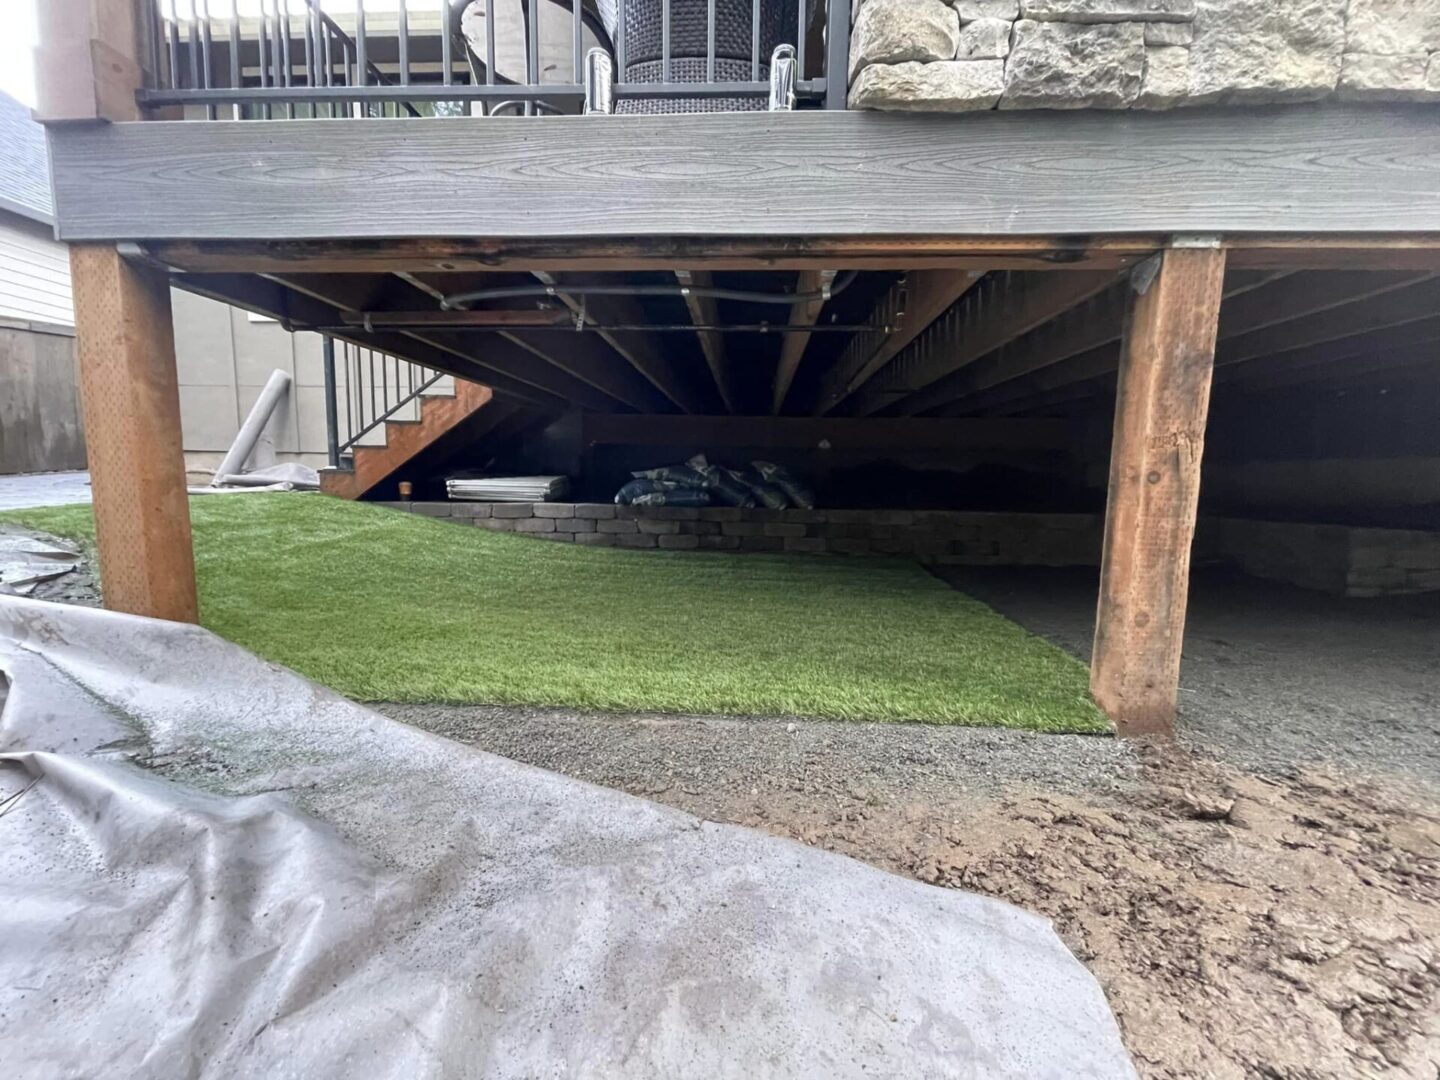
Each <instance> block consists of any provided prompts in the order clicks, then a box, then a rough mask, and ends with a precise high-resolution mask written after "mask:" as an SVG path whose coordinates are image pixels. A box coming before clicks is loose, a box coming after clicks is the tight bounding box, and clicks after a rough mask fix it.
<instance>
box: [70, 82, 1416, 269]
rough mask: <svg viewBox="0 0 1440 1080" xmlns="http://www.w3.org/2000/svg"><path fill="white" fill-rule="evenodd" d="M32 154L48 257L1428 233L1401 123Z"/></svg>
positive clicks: (1221, 123)
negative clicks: (788, 240) (48, 197)
mask: <svg viewBox="0 0 1440 1080" xmlns="http://www.w3.org/2000/svg"><path fill="white" fill-rule="evenodd" d="M50 145H51V155H52V163H53V176H54V189H55V202H56V220H57V233H58V236H59V238H60V239H62V240H68V241H80V240H127V241H142V242H143V241H146V240H156V241H161V240H239V239H243V240H257V241H264V240H284V241H296V240H302V241H303V240H327V239H342V238H352V239H383V238H488V239H506V238H546V237H555V238H560V237H566V238H593V237H610V238H616V239H617V240H618V239H625V240H627V241H634V240H635V239H636V238H640V239H642V240H643V239H644V238H646V237H654V238H656V239H657V240H670V241H673V239H674V238H676V237H709V238H725V237H762V236H763V237H771V238H776V237H837V238H866V237H884V236H891V235H901V236H936V237H945V236H969V237H1015V238H1021V237H1036V236H1052V237H1066V238H1072V239H1073V238H1075V237H1091V236H1097V235H1102V236H1104V235H1114V234H1173V233H1194V234H1212V233H1213V234H1223V235H1226V236H1227V237H1228V236H1231V235H1273V234H1277V233H1297V234H1298V233H1304V234H1312V235H1318V236H1334V235H1345V234H1353V233H1375V234H1397V235H1400V234H1404V235H1414V234H1418V233H1440V110H1436V109H1434V108H1433V107H1426V106H1424V105H1406V104H1396V105H1384V106H1355V105H1341V104H1317V105H1309V106H1294V107H1273V108H1245V109H1239V108H1235V109H1187V110H1177V111H1175V112H1171V113H1163V114H1152V113H1141V112H1129V113H1126V112H1067V113H1047V112H991V113H981V114H973V115H969V116H965V117H963V118H957V117H951V116H924V115H914V116H912V115H894V114H875V113H860V112H851V113H846V112H796V113H788V114H787V113H774V114H756V113H732V114H704V115H679V116H611V117H551V118H545V119H541V120H536V119H522V118H514V119H494V118H490V119H486V118H478V117H475V118H461V117H456V118H445V119H422V120H415V119H410V120H378V119H375V120H288V121H270V122H264V121H245V122H226V121H219V122H196V121H189V122H179V121H172V122H161V121H149V122H136V123H118V124H94V125H71V126H63V127H54V128H52V129H51V130H50Z"/></svg>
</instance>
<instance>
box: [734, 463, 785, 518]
mask: <svg viewBox="0 0 1440 1080" xmlns="http://www.w3.org/2000/svg"><path fill="white" fill-rule="evenodd" d="M745 483H746V484H747V485H748V486H749V488H750V493H751V494H752V495H754V496H755V500H756V501H757V502H758V503H759V504H760V505H761V506H763V507H765V508H766V509H768V510H784V509H785V508H786V507H787V506H789V505H790V500H789V499H787V498H786V497H785V492H784V491H782V490H781V489H780V487H779V486H778V485H776V484H772V483H770V481H768V480H766V479H765V478H764V477H763V476H761V475H760V474H759V473H758V472H747V473H745Z"/></svg>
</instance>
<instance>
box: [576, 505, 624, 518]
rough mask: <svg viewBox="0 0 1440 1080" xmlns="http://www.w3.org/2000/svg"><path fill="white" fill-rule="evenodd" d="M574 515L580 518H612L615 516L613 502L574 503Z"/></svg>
mask: <svg viewBox="0 0 1440 1080" xmlns="http://www.w3.org/2000/svg"><path fill="white" fill-rule="evenodd" d="M575 516H576V517H581V518H593V519H595V520H597V521H598V520H600V519H601V518H613V517H614V516H615V504H614V503H576V504H575Z"/></svg>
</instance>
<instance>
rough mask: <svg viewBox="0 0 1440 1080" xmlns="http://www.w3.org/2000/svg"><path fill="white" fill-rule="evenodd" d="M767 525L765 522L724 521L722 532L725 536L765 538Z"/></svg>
mask: <svg viewBox="0 0 1440 1080" xmlns="http://www.w3.org/2000/svg"><path fill="white" fill-rule="evenodd" d="M767 524H769V523H768V522H764V521H724V522H721V523H720V532H721V533H723V534H724V535H725V536H764V535H765V526H766V525H767Z"/></svg>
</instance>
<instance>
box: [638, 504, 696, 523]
mask: <svg viewBox="0 0 1440 1080" xmlns="http://www.w3.org/2000/svg"><path fill="white" fill-rule="evenodd" d="M640 510H641V513H642V514H643V516H645V517H647V518H653V519H654V520H655V521H696V520H698V519H699V517H700V507H698V506H644V507H641V508H640Z"/></svg>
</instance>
